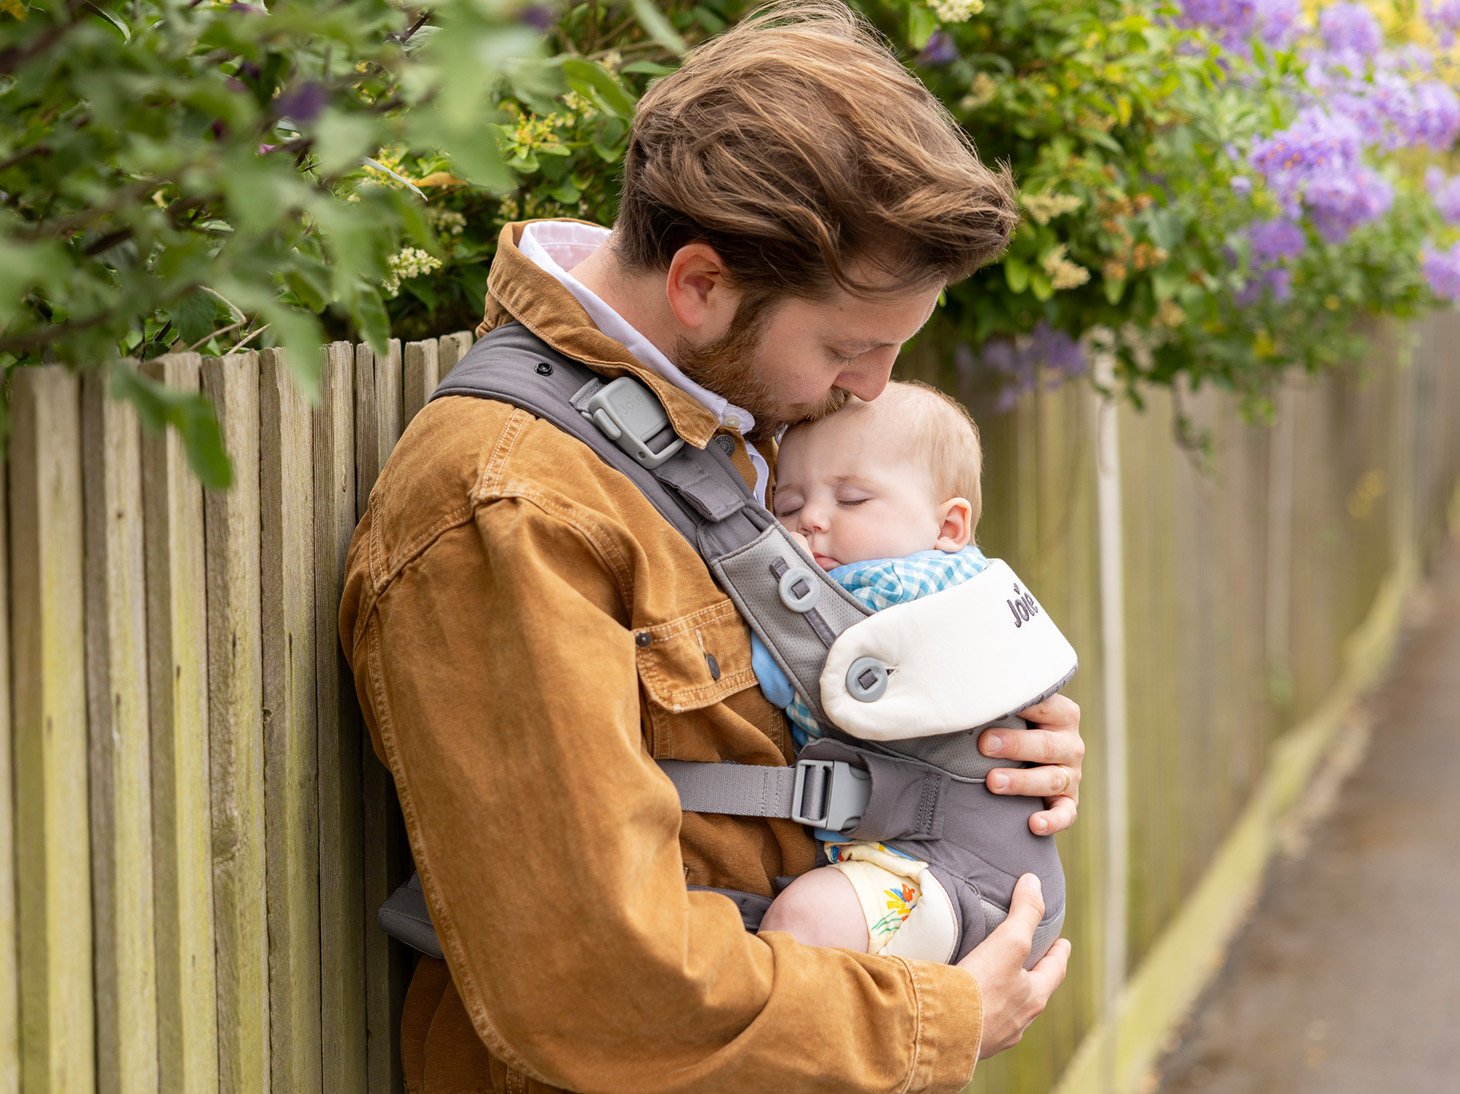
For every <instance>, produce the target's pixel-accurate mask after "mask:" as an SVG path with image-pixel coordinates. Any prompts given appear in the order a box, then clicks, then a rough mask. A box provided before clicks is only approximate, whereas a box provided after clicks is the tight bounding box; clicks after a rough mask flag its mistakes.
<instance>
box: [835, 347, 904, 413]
mask: <svg viewBox="0 0 1460 1094" xmlns="http://www.w3.org/2000/svg"><path fill="white" fill-rule="evenodd" d="M896 361H897V350H896V349H895V348H888V349H886V350H877V351H874V352H872V353H868V354H865V355H864V356H863V357H861V358H859V359H858V361H857V363H856V365H855V366H853V367H852V368H848V369H845V370H844V371H843V372H842V373H841V374H840V375H839V376H837V378H836V386H837V387H839V388H841V389H842V390H843V391H846V392H850V393H851V394H853V395H855V396H856V397H857V398H858V399H861V400H862V401H863V402H868V403H870V402H871V401H872V400H873V399H875V398H877V396H879V395H881V394H882V392H883V390H884V389H885V388H886V387H887V381H888V380H890V379H891V378H892V366H893V364H894V363H895V362H896Z"/></svg>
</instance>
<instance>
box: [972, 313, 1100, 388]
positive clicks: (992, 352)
mask: <svg viewBox="0 0 1460 1094" xmlns="http://www.w3.org/2000/svg"><path fill="white" fill-rule="evenodd" d="M959 350H961V351H962V352H961V353H955V358H956V360H957V363H958V367H959V369H960V370H961V371H964V372H967V373H970V374H971V373H972V372H973V371H974V370H975V369H976V368H977V367H978V366H979V365H981V366H982V367H983V368H984V369H987V370H988V371H990V372H992V373H993V374H994V375H995V376H996V377H997V378H998V380H999V384H1000V386H999V397H998V400H997V402H996V404H995V405H996V407H997V408H998V409H999V410H1000V411H1007V410H1012V409H1013V407H1014V404H1015V403H1016V402H1017V401H1018V399H1019V396H1020V395H1023V394H1026V393H1027V392H1031V391H1034V390H1036V389H1037V388H1038V387H1039V386H1040V382H1041V380H1043V382H1044V386H1045V387H1054V386H1057V385H1058V384H1061V383H1063V382H1064V381H1066V380H1069V379H1073V378H1074V377H1076V376H1082V375H1084V373H1085V371H1086V370H1087V369H1088V368H1089V362H1088V361H1087V360H1086V359H1085V351H1084V349H1083V348H1082V347H1081V345H1080V343H1079V342H1077V341H1076V340H1075V339H1073V338H1071V337H1070V336H1069V335H1068V334H1066V333H1065V332H1064V331H1062V330H1055V329H1054V328H1053V327H1051V326H1050V325H1049V324H1048V323H1046V322H1045V321H1044V320H1042V319H1041V320H1040V321H1039V322H1038V323H1037V324H1035V327H1034V330H1033V331H1031V332H1030V333H1029V334H1027V335H1020V336H1018V337H1017V338H991V339H990V340H989V341H987V342H985V343H984V344H983V346H982V347H981V349H980V352H979V358H978V361H977V362H975V360H974V358H973V354H972V352H971V351H969V350H968V349H967V347H964V346H960V347H959Z"/></svg>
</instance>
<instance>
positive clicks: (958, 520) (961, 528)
mask: <svg viewBox="0 0 1460 1094" xmlns="http://www.w3.org/2000/svg"><path fill="white" fill-rule="evenodd" d="M938 510H939V512H940V513H941V514H942V521H943V524H942V526H941V527H940V528H939V529H938V540H937V542H936V543H934V544H933V546H934V547H936V548H937V549H938V550H940V551H948V552H949V553H952V552H954V551H961V550H963V548H965V547H967V546H968V541H969V540H971V539H972V538H973V506H972V505H971V504H970V503H969V500H968V499H967V498H949V499H948V500H947V501H945V502H944V503H943V504H942V505H940V506H938Z"/></svg>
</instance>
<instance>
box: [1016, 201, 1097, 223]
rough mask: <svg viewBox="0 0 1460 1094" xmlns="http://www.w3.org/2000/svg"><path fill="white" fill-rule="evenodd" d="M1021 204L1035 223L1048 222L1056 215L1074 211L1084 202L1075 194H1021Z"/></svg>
mask: <svg viewBox="0 0 1460 1094" xmlns="http://www.w3.org/2000/svg"><path fill="white" fill-rule="evenodd" d="M1019 204H1021V205H1023V206H1024V208H1025V209H1026V210H1028V212H1029V217H1030V219H1031V220H1033V221H1034V223H1035V224H1048V223H1049V222H1050V221H1051V220H1053V219H1054V218H1055V217H1058V216H1064V215H1065V214H1066V213H1073V212H1074V211H1075V210H1076V209H1078V208H1079V207H1080V206H1081V205H1082V204H1083V202H1082V201H1081V200H1080V199H1079V198H1077V197H1075V196H1074V195H1073V194H1020V195H1019Z"/></svg>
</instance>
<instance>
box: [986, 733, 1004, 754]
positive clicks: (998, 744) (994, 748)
mask: <svg viewBox="0 0 1460 1094" xmlns="http://www.w3.org/2000/svg"><path fill="white" fill-rule="evenodd" d="M1003 747H1004V739H1003V738H1002V737H1000V736H999V735H998V734H997V733H995V734H993V735H991V736H990V737H989V739H988V749H987V752H988V753H989V754H992V753H995V752H998V751H1000V750H1001V749H1002V748H1003Z"/></svg>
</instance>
